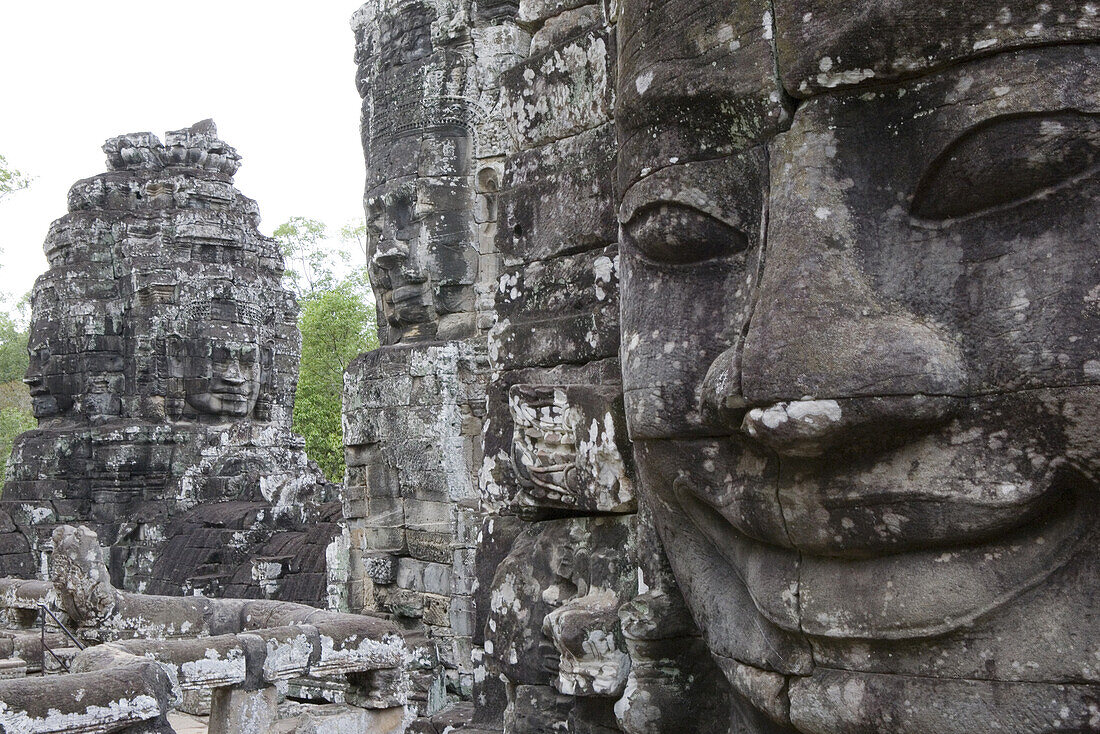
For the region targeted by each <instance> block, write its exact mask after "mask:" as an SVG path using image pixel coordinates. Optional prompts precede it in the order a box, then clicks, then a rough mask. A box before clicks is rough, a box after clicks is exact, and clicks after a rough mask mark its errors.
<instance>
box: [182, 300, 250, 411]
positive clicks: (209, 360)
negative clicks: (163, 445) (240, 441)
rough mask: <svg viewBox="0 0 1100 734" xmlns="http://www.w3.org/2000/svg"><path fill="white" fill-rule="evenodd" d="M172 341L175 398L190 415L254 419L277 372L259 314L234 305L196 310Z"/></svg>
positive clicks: (216, 304)
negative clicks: (262, 396) (274, 372)
mask: <svg viewBox="0 0 1100 734" xmlns="http://www.w3.org/2000/svg"><path fill="white" fill-rule="evenodd" d="M190 311H192V313H189V315H188V320H187V321H186V322H185V323H183V324H182V325H180V328H179V333H178V334H177V335H175V336H174V337H173V338H172V339H170V340H169V341H170V343H169V347H168V348H169V352H170V358H169V369H170V375H171V385H170V387H169V397H170V399H174V402H176V403H178V401H179V397H180V393H182V398H183V402H184V403H185V404H186V407H185V408H184V407H183V406H178V407H173V408H172V410H173V412H175V411H176V410H179V409H180V408H183V411H182V412H183V413H184V414H192V415H197V416H199V417H202V416H212V417H216V418H223V419H224V418H248V417H250V416H253V415H254V414H255V413H256V412H257V406H258V404H259V402H260V400H261V395H262V393H263V391H264V385H265V381H266V380H267V379H268V378H270V372H271V368H272V364H271V349H270V347H267V346H266V345H265V344H264V343H263V340H262V338H261V327H260V323H259V322H260V318H259V316H258V315H257V314H255V313H253V311H254V309H252V308H250V307H248V306H245V305H241V304H235V303H232V302H215V303H213V304H211V306H210V307H209V308H207V307H205V306H200V307H198V308H194V309H190Z"/></svg>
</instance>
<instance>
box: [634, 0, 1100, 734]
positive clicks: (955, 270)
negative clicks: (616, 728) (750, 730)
mask: <svg viewBox="0 0 1100 734" xmlns="http://www.w3.org/2000/svg"><path fill="white" fill-rule="evenodd" d="M688 5H690V6H691V8H687V9H685V8H684V7H683V4H682V3H663V2H659V1H657V0H631V1H630V2H627V3H626V6H625V7H624V14H623V20H622V23H621V25H620V33H621V36H620V51H621V57H620V58H621V72H620V79H619V110H618V118H617V119H618V120H619V123H618V128H619V137H620V141H621V144H622V150H621V153H620V158H619V183H620V187H621V190H622V192H623V196H622V201H621V207H620V221H621V225H622V229H621V243H622V247H623V254H622V257H623V281H622V283H623V285H622V301H623V371H624V383H625V390H626V404H627V414H628V423H629V425H630V430H631V435H632V437H633V439H634V441H635V450H636V453H637V459H638V463H639V472H640V484H641V491H642V493H643V494H644V495H645V499H646V500H647V501H649V502H652V503H653V504H654V505H655V507H656V508H657V509H656V511H655V513H654V514H655V517H656V519H657V522H658V525H659V530H660V531H661V535H662V538H663V540H664V543H665V545H666V549H667V552H668V555H669V558H670V560H671V562H672V566H673V569H674V571H675V572H676V575H677V579H678V581H679V583H680V585H681V586H682V588H683V590H684V594H685V597H686V598H687V600H688V603H689V606H691V608H692V612H693V614H694V616H695V618H696V620H697V621H698V622H699V624H700V626H701V627H702V628H703V629H704V631H705V633H706V636H707V641H708V646H709V648H710V649H711V652H712V654H714V655H715V657H716V659H717V660H718V662H719V663H720V665H722V667H723V669H724V670H725V672H726V673H727V677H728V678H729V679H730V681H731V683H732V684H733V686H734V688H735V689H736V690H737V691H738V692H739V693H740V694H741V695H742V696H743V697H744V698H745V699H747V700H748V701H749V702H750V703H751V705H752V708H753V709H754V710H755V711H756V712H757V713H758V714H759V713H762V714H763V715H764V717H765V719H766V721H767V723H766V724H765V723H760V722H757V723H756V724H751V725H750V726H755V727H756V729H757V730H761V731H765V730H775V731H806V732H810V731H812V732H840V731H844V732H857V731H858V732H881V731H898V732H902V731H904V732H927V731H936V732H966V731H975V730H991V729H1001V730H1011V731H1062V730H1073V731H1095V730H1096V726H1097V723H1096V720H1095V718H1090V717H1094V715H1093V714H1090V711H1094V710H1095V709H1094V705H1093V704H1092V703H1091V702H1092V701H1094V700H1095V697H1096V695H1097V694H1098V693H1100V686H1098V685H1097V681H1098V674H1100V671H1098V669H1097V667H1096V665H1095V660H1096V659H1097V655H1098V654H1100V629H1098V628H1097V623H1096V617H1095V614H1094V613H1093V611H1091V610H1092V609H1093V608H1094V606H1095V604H1094V596H1095V593H1096V592H1095V589H1096V588H1097V581H1098V579H1097V578H1096V576H1097V570H1096V569H1097V564H1096V550H1095V549H1096V547H1097V546H1096V544H1095V540H1096V536H1097V519H1098V518H1097V514H1096V509H1095V508H1096V505H1097V477H1098V475H1097V469H1098V468H1100V437H1098V435H1097V433H1096V430H1095V428H1094V426H1095V420H1096V417H1097V416H1098V415H1100V389H1098V388H1100V361H1098V360H1097V358H1096V354H1097V351H1098V348H1100V311H1098V301H1100V295H1098V294H1100V260H1098V259H1097V256H1096V250H1097V246H1098V245H1100V231H1098V230H1097V228H1096V220H1097V214H1098V209H1100V184H1098V180H1097V175H1096V174H1097V168H1098V166H1100V102H1098V99H1100V96H1098V92H1100V88H1098V82H1097V79H1100V76H1098V72H1100V48H1098V47H1095V46H1090V45H1070V44H1069V43H1062V42H1063V41H1070V40H1073V41H1078V40H1081V39H1082V38H1083V37H1087V38H1088V39H1090V40H1095V39H1096V38H1097V36H1098V35H1100V26H1098V24H1097V20H1096V18H1095V15H1096V13H1095V9H1093V11H1091V13H1090V11H1089V10H1088V8H1087V7H1084V6H1082V7H1081V8H1077V7H1076V5H1075V4H1074V3H1063V4H1062V5H1066V6H1067V7H1059V8H1056V9H1053V10H1052V9H1051V8H1050V6H1039V10H1036V9H1035V8H1030V7H1028V8H1024V7H1023V6H1021V7H1015V6H1012V7H1004V8H1002V7H1001V5H997V6H996V7H994V6H993V5H991V4H985V3H979V4H977V5H975V4H967V5H966V6H965V7H964V6H963V5H962V4H959V5H957V6H956V5H953V4H948V3H938V4H934V5H936V7H935V8H932V9H928V10H923V9H922V10H914V11H912V12H913V13H915V14H916V15H917V16H920V17H918V18H916V20H920V18H921V17H924V15H925V14H926V13H927V14H928V16H929V18H931V17H933V16H934V17H936V18H937V20H936V22H935V23H933V24H932V25H929V26H927V27H929V28H931V27H935V28H937V29H940V32H941V34H942V36H940V37H937V40H936V41H935V42H929V41H928V39H927V38H923V39H922V38H917V37H916V35H914V34H913V33H912V31H911V28H910V25H909V23H908V22H907V21H904V20H903V18H902V15H903V14H899V13H898V12H886V9H885V8H886V4H882V3H871V2H861V3H847V5H850V6H852V7H851V8H849V9H847V10H846V11H845V12H843V13H841V12H840V11H839V10H838V9H836V8H832V6H830V7H829V8H818V7H816V6H814V7H811V5H812V4H811V3H805V2H787V3H778V2H777V3H775V6H774V8H772V6H771V4H765V3H760V4H758V3H751V2H711V1H709V0H692V2H689V3H688ZM880 5H882V6H883V7H879V6H880ZM1070 5H1072V6H1074V7H1072V8H1071V7H1068V6H1070ZM673 6H675V7H673ZM803 6H805V7H803ZM838 7H839V6H838ZM891 7H892V6H891ZM1043 7H1046V8H1047V9H1046V10H1045V11H1044V10H1042V8H1043ZM1090 7H1091V6H1090ZM688 10H691V11H692V12H688ZM819 11H820V12H819ZM1036 13H1038V16H1036ZM1033 16H1034V17H1033ZM1039 16H1042V17H1039ZM815 17H816V18H817V20H816V21H815ZM856 18H858V19H860V20H859V21H858V22H861V23H863V24H864V28H863V31H862V33H860V34H857V33H855V31H854V30H853V28H852V24H853V23H857V21H856V20H853V19H856ZM926 20H927V19H926ZM928 22H929V23H931V21H928ZM861 38H862V39H863V40H860V39H861ZM1029 46H1034V47H1029ZM1039 46H1041V47H1039ZM1090 706H1092V707H1093V708H1091V709H1090ZM753 716H755V715H753ZM750 718H751V717H750Z"/></svg>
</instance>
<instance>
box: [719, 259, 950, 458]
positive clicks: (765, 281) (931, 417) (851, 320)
mask: <svg viewBox="0 0 1100 734" xmlns="http://www.w3.org/2000/svg"><path fill="white" fill-rule="evenodd" d="M798 244H799V243H797V242H795V243H791V242H780V243H778V245H777V247H776V248H775V249H774V250H773V251H772V252H770V253H769V254H771V255H773V256H772V257H771V258H770V260H768V261H767V262H766V265H765V270H764V275H763V278H762V279H761V290H760V295H759V300H758V302H757V308H756V310H755V312H754V313H753V316H752V320H751V322H750V324H749V329H748V333H747V334H746V337H745V342H744V347H743V350H742V354H741V359H740V363H741V365H740V366H741V373H740V381H739V382H740V389H741V392H742V396H741V398H742V400H743V402H744V404H745V405H748V406H758V409H757V410H755V411H750V412H749V414H748V415H746V416H745V420H744V424H743V426H742V428H743V429H744V430H745V431H746V432H748V433H750V435H754V437H755V438H757V439H758V440H760V441H762V442H763V443H765V444H768V445H771V446H772V448H774V449H776V450H777V451H779V452H780V453H786V454H790V455H795V456H812V455H816V454H817V453H819V452H820V451H822V450H824V448H825V447H828V446H830V445H834V444H836V443H837V442H838V441H839V440H841V438H842V437H843V436H845V435H849V434H851V433H852V431H853V430H858V432H859V433H867V432H872V433H873V432H874V431H876V430H879V431H885V432H890V431H891V430H894V429H900V428H902V427H903V426H904V427H906V429H907V430H911V429H913V428H915V427H916V426H917V425H918V424H932V423H936V422H941V421H943V420H945V419H946V418H947V417H949V415H950V414H951V413H953V411H954V406H955V405H956V404H957V401H956V400H955V399H954V398H957V397H958V396H960V395H962V394H963V389H964V385H965V374H964V369H963V360H962V356H961V350H960V348H959V346H958V344H956V343H955V341H954V340H953V339H952V338H951V335H950V333H949V332H948V331H947V330H946V329H944V328H942V327H940V326H938V325H936V324H932V323H928V322H925V321H923V320H921V319H920V318H918V317H917V316H916V315H915V314H913V313H912V312H911V311H909V310H907V309H906V308H905V307H903V306H901V305H899V304H897V303H896V302H893V301H891V300H889V299H888V298H886V297H885V296H884V295H882V294H880V293H878V292H876V290H875V289H874V288H872V286H871V285H870V283H868V282H867V280H866V279H865V277H864V276H863V274H862V273H861V271H860V270H859V268H858V267H856V265H855V263H854V262H853V260H852V258H851V255H850V251H848V250H846V249H843V248H840V247H836V248H834V247H829V246H818V247H814V248H809V247H799V246H798ZM914 396H921V398H922V399H924V400H925V402H923V403H922V405H921V410H919V411H918V413H919V415H914V414H913V413H912V410H913V405H912V401H911V400H909V398H913V397H914ZM928 398H931V399H932V400H927V399H928ZM853 399H854V400H857V401H858V402H860V403H863V404H864V407H866V401H867V400H869V399H875V401H874V407H873V409H866V410H865V409H860V410H858V411H856V416H857V417H854V418H849V417H848V412H846V411H845V410H844V407H843V406H844V404H845V403H846V402H848V401H851V400H853ZM784 417H785V418H786V420H783V418H784ZM914 419H916V421H914ZM853 421H854V422H853ZM795 429H797V430H795Z"/></svg>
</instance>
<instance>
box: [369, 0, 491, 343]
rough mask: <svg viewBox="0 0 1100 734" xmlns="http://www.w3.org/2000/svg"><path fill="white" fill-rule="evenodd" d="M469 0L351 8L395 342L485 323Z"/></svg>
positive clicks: (386, 319) (377, 237)
mask: <svg viewBox="0 0 1100 734" xmlns="http://www.w3.org/2000/svg"><path fill="white" fill-rule="evenodd" d="M464 7H465V6H464V4H463V3H453V2H449V1H448V0H443V2H431V3H429V2H415V1H414V2H382V3H378V4H376V5H373V4H372V5H371V6H369V7H364V8H363V9H361V10H360V12H359V14H357V15H356V17H355V18H354V19H353V26H354V28H355V31H356V34H357V37H358V43H357V46H358V55H357V58H358V61H359V77H358V85H359V92H360V94H361V95H362V96H363V119H362V137H363V150H364V153H365V156H366V164H367V186H366V195H365V205H366V214H367V230H368V239H369V259H370V261H369V267H370V277H371V285H372V287H373V288H374V292H375V294H376V297H377V299H378V314H379V326H380V327H381V337H382V340H383V342H384V343H386V344H395V343H397V342H407V341H423V340H431V339H455V338H464V337H467V336H472V335H473V334H474V333H475V331H476V325H475V318H474V288H473V284H474V282H475V281H476V276H477V270H478V250H477V246H476V242H477V231H476V226H475V223H474V219H473V216H472V214H471V213H472V212H473V208H474V207H473V204H474V202H473V191H474V188H473V185H472V180H471V159H472V153H473V151H472V150H471V143H472V136H471V132H470V131H471V130H472V128H473V122H474V118H475V115H474V106H475V104H474V102H473V101H472V100H470V99H469V98H468V90H467V80H468V77H467V74H468V71H467V69H468V66H469V64H470V63H471V62H472V50H471V49H472V46H471V45H470V40H469V38H468V36H467V35H466V29H467V24H465V23H464V22H463V21H462V19H461V17H460V16H461V14H462V13H463V12H464V10H463V8H464Z"/></svg>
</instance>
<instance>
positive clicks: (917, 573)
mask: <svg viewBox="0 0 1100 734" xmlns="http://www.w3.org/2000/svg"><path fill="white" fill-rule="evenodd" d="M673 492H674V495H675V497H676V500H677V501H678V503H679V504H680V506H681V507H682V508H683V510H684V512H685V514H686V515H687V516H688V518H689V519H690V521H691V522H692V523H693V524H694V525H695V526H696V527H698V529H699V530H700V531H701V532H702V534H703V535H704V536H705V537H706V538H707V540H708V541H709V542H710V544H711V545H712V546H713V548H714V549H715V552H716V554H717V555H718V556H720V557H721V558H722V559H723V560H724V561H725V562H726V563H728V564H729V565H730V566H731V567H733V568H734V569H735V571H736V572H737V575H738V576H739V577H741V578H742V579H743V581H744V583H745V586H746V588H747V589H748V591H749V594H750V595H751V597H752V599H753V603H754V604H755V605H756V607H757V608H758V610H759V611H760V613H761V614H763V615H764V616H765V617H766V618H767V619H768V620H770V621H771V622H772V623H774V624H776V625H777V626H778V627H780V628H782V629H785V630H788V631H790V632H794V633H800V634H801V633H804V634H807V635H811V636H821V637H833V638H843V639H879V640H882V639H896V640H902V639H912V638H922V637H931V636H936V635H941V634H946V633H948V632H951V631H953V630H955V629H958V628H960V627H962V626H965V625H968V624H970V623H972V622H974V621H975V620H976V619H978V618H979V617H981V616H983V615H986V614H988V613H990V612H992V611H993V610H995V609H997V608H999V607H1000V606H1002V605H1004V604H1005V603H1007V602H1009V601H1011V600H1012V599H1013V598H1015V597H1017V596H1019V595H1020V594H1022V593H1023V592H1025V591H1027V590H1028V589H1030V588H1032V587H1034V586H1036V585H1037V584H1039V583H1041V582H1042V581H1043V579H1045V578H1046V577H1048V576H1050V575H1051V574H1052V573H1054V572H1055V571H1056V570H1057V569H1059V568H1061V567H1062V566H1063V565H1065V564H1066V563H1067V562H1068V561H1069V560H1070V559H1072V558H1073V557H1074V556H1075V555H1076V554H1077V553H1078V552H1079V551H1081V550H1082V548H1084V547H1086V546H1087V545H1090V544H1095V543H1096V542H1098V541H1100V507H1097V503H1096V502H1095V501H1094V500H1092V501H1090V498H1089V496H1087V495H1088V489H1087V488H1083V487H1073V488H1070V489H1068V490H1067V491H1066V501H1064V502H1062V503H1059V504H1057V505H1054V506H1052V507H1051V508H1050V509H1049V511H1048V512H1047V513H1045V514H1044V515H1042V516H1040V517H1037V518H1035V519H1034V521H1032V522H1028V523H1025V524H1023V525H1021V526H1018V527H1016V528H1015V529H1013V530H1011V531H1008V532H1005V533H1004V534H1002V535H1001V536H1000V537H998V538H996V539H994V540H990V541H986V542H981V543H974V544H969V545H959V546H956V547H937V548H932V549H917V550H908V551H904V552H897V553H890V554H882V555H876V556H869V557H861V558H842V557H832V556H822V555H811V554H807V553H804V552H799V551H797V550H792V549H789V548H781V547H779V546H775V545H770V544H768V543H764V542H760V541H757V540H753V539H751V538H749V537H748V536H746V535H744V534H743V533H741V532H740V531H738V530H737V529H736V528H734V526H733V525H731V524H730V523H729V521H728V520H727V519H726V518H724V517H723V516H722V515H721V514H720V513H718V512H717V511H716V510H715V509H714V508H713V507H712V506H710V505H709V504H707V503H706V502H705V501H703V500H702V499H701V498H700V497H698V496H697V495H696V494H695V492H694V491H693V490H692V489H691V488H690V486H689V485H688V484H687V483H684V482H680V481H679V480H677V482H675V483H674V485H673Z"/></svg>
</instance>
